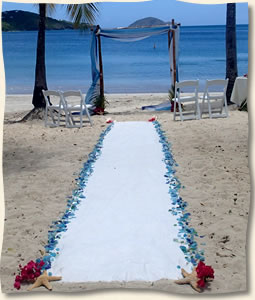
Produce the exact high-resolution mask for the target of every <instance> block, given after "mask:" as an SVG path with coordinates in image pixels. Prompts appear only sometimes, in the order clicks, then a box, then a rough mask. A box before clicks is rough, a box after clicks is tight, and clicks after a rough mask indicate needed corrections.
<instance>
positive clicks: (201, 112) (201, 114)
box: [200, 97, 205, 119]
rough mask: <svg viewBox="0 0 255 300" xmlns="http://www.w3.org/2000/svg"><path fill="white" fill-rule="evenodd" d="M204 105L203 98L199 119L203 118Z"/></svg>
mask: <svg viewBox="0 0 255 300" xmlns="http://www.w3.org/2000/svg"><path fill="white" fill-rule="evenodd" d="M204 104H205V97H203V100H202V105H201V110H200V117H201V119H202V118H203V113H204Z"/></svg>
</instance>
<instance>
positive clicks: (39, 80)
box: [22, 3, 98, 121]
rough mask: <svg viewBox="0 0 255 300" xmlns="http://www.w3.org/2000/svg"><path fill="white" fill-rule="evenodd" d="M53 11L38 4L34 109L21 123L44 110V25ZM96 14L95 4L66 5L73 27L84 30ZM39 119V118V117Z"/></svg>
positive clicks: (45, 85)
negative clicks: (80, 25) (49, 13)
mask: <svg viewBox="0 0 255 300" xmlns="http://www.w3.org/2000/svg"><path fill="white" fill-rule="evenodd" d="M54 9H55V4H39V26H38V37H37V50H36V67H35V83H34V91H33V99H32V104H33V105H34V108H33V110H32V111H31V112H29V113H28V114H27V115H26V116H25V117H24V118H23V119H22V121H25V120H28V119H29V118H31V117H32V118H33V117H34V116H35V115H39V116H40V115H41V113H42V111H43V110H44V108H45V105H46V103H45V100H44V97H43V93H42V90H47V81H46V66H45V25H46V14H47V12H52V11H54ZM97 12H98V10H97V7H96V6H95V4H92V3H89V4H68V5H67V13H68V14H69V16H70V18H71V20H72V21H73V22H74V25H75V26H76V27H77V26H78V25H79V24H82V25H83V27H84V28H85V27H86V26H87V25H88V24H92V23H93V22H94V20H95V15H96V13H97ZM40 117H41V116H40Z"/></svg>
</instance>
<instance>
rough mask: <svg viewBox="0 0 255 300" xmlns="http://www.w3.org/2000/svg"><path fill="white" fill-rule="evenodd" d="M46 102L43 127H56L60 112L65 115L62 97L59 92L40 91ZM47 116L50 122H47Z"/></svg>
mask: <svg viewBox="0 0 255 300" xmlns="http://www.w3.org/2000/svg"><path fill="white" fill-rule="evenodd" d="M42 92H43V96H44V99H45V102H46V107H45V116H44V123H45V127H47V126H51V127H57V126H59V125H60V115H61V112H63V113H65V108H64V105H63V102H62V97H61V94H60V92H59V91H50V90H47V91H44V90H43V91H42ZM49 115H50V117H51V120H52V121H49Z"/></svg>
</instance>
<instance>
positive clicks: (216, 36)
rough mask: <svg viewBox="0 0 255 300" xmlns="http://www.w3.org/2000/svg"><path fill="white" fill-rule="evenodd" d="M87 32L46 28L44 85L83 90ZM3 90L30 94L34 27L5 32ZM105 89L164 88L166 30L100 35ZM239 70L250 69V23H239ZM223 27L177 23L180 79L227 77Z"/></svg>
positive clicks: (87, 57)
mask: <svg viewBox="0 0 255 300" xmlns="http://www.w3.org/2000/svg"><path fill="white" fill-rule="evenodd" d="M90 40H91V33H90V32H82V31H79V30H52V31H46V74H47V85H48V89H53V90H63V91H64V90H70V89H71V90H77V89H79V90H81V91H82V92H84V93H86V91H87V90H88V88H89V86H90V84H91V64H90ZM2 45H3V58H4V67H5V79H6V93H7V94H31V93H32V92H33V87H34V80H35V79H34V78H35V62H36V45H37V32H36V31H22V32H3V33H2ZM102 58H103V73H104V85H105V93H106V94H107V93H167V92H168V90H169V88H170V86H171V78H170V66H169V56H168V38H167V34H163V35H158V36H154V37H150V38H147V39H144V40H141V41H137V42H119V41H114V40H111V39H107V38H102ZM237 59H238V75H239V76H242V75H244V74H246V73H248V25H237ZM225 74H226V48H225V26H222V25H218V26H181V30H180V43H179V80H191V79H199V80H200V83H201V85H200V87H201V89H202V88H203V85H204V82H205V80H206V79H219V78H225Z"/></svg>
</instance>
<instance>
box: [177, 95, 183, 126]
mask: <svg viewBox="0 0 255 300" xmlns="http://www.w3.org/2000/svg"><path fill="white" fill-rule="evenodd" d="M178 107H179V113H180V118H181V121H183V115H182V104H181V101H180V99H179V101H178Z"/></svg>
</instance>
